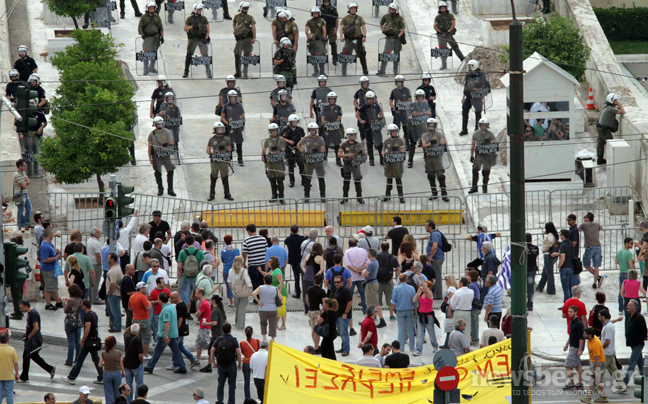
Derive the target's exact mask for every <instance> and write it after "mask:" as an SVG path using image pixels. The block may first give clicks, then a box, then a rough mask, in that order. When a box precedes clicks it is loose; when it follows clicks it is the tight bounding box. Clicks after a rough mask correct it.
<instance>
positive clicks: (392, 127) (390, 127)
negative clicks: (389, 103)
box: [387, 123, 399, 132]
mask: <svg viewBox="0 0 648 404" xmlns="http://www.w3.org/2000/svg"><path fill="white" fill-rule="evenodd" d="M393 131H396V132H398V131H399V129H398V125H396V124H394V123H390V124H389V125H387V132H393Z"/></svg>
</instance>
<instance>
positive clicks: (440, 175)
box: [421, 130, 448, 199]
mask: <svg viewBox="0 0 648 404" xmlns="http://www.w3.org/2000/svg"><path fill="white" fill-rule="evenodd" d="M443 139H444V136H443V133H442V132H441V131H440V130H435V131H434V132H427V133H424V134H423V136H422V138H421V143H422V144H423V155H424V156H425V172H426V173H427V178H428V181H429V182H430V189H431V190H432V198H433V199H434V198H436V196H437V188H436V179H438V180H439V187H440V188H441V196H446V195H448V192H447V191H446V177H445V167H444V165H443V153H445V151H444V150H443V149H445V145H442V144H441V141H442V140H443ZM439 153H441V154H439Z"/></svg>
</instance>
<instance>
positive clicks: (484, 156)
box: [468, 117, 498, 194]
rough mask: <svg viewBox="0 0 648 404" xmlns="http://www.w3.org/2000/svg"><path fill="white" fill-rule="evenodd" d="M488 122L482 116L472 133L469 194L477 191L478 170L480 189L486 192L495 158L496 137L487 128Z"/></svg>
mask: <svg viewBox="0 0 648 404" xmlns="http://www.w3.org/2000/svg"><path fill="white" fill-rule="evenodd" d="M489 127H490V122H489V121H488V118H486V117H484V118H482V119H480V120H479V130H476V131H475V133H473V138H472V145H471V147H470V162H471V163H473V169H472V187H471V188H470V191H468V193H469V194H474V193H475V192H477V183H478V182H479V170H481V172H482V176H483V181H482V191H484V193H485V194H486V193H488V178H489V177H490V172H491V167H493V166H494V165H495V162H496V160H497V150H498V148H497V139H496V138H495V135H493V132H491V131H490V130H488V129H489Z"/></svg>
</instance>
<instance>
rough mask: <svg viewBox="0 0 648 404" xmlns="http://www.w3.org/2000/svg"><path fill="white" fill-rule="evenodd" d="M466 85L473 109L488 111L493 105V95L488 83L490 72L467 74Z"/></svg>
mask: <svg viewBox="0 0 648 404" xmlns="http://www.w3.org/2000/svg"><path fill="white" fill-rule="evenodd" d="M465 87H466V89H467V90H468V95H469V96H470V103H471V108H472V110H473V111H484V112H485V111H486V110H488V109H490V108H491V107H492V106H493V97H492V96H491V89H490V86H489V84H488V74H486V73H479V74H476V75H468V76H466V82H465Z"/></svg>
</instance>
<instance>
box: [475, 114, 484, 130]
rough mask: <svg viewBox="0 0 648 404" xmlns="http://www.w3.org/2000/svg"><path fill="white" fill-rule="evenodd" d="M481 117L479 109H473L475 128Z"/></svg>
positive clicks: (477, 127) (477, 126)
mask: <svg viewBox="0 0 648 404" xmlns="http://www.w3.org/2000/svg"><path fill="white" fill-rule="evenodd" d="M481 117H482V112H481V111H475V130H477V129H479V120H480V119H481Z"/></svg>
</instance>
